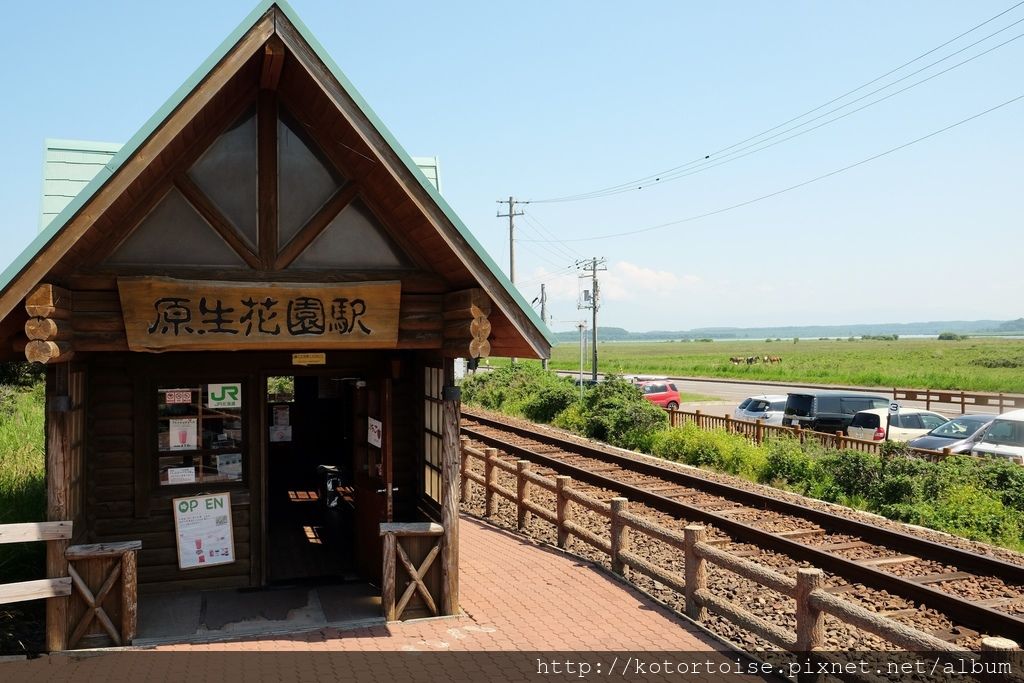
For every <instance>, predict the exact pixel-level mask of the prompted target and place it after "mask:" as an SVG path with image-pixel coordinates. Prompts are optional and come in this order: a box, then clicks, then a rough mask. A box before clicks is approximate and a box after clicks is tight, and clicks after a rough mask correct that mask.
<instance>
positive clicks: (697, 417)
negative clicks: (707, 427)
mask: <svg viewBox="0 0 1024 683" xmlns="http://www.w3.org/2000/svg"><path fill="white" fill-rule="evenodd" d="M693 424H695V425H697V427H698V428H700V429H704V425H702V424H701V422H700V411H699V410H695V411H693Z"/></svg>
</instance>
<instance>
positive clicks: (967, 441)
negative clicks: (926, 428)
mask: <svg viewBox="0 0 1024 683" xmlns="http://www.w3.org/2000/svg"><path fill="white" fill-rule="evenodd" d="M996 417H998V415H961V416H960V417H954V418H953V419H952V420H950V421H949V422H947V423H945V424H942V425H939V426H938V427H936V428H935V429H933V430H932V431H930V432H928V433H927V434H925V435H923V436H919V437H917V438H916V439H912V440H911V441H910V442H909V443H908V445H909V446H911V447H912V448H927V449H928V450H932V451H941V450H942V449H943V448H948V449H949V451H950V453H969V452H970V451H971V448H973V447H974V444H976V443H977V442H978V437H979V436H981V434H982V432H984V431H985V427H988V426H989V425H990V424H992V420H994V419H996Z"/></svg>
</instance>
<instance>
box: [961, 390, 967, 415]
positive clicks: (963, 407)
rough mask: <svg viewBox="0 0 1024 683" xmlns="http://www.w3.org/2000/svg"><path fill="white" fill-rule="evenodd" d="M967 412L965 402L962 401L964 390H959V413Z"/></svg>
mask: <svg viewBox="0 0 1024 683" xmlns="http://www.w3.org/2000/svg"><path fill="white" fill-rule="evenodd" d="M966 412H967V404H966V402H965V401H964V392H962V391H961V392H960V414H961V415H963V414H964V413H966Z"/></svg>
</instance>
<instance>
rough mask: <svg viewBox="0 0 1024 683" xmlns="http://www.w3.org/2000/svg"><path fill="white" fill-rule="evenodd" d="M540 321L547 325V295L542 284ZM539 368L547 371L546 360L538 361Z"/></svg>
mask: <svg viewBox="0 0 1024 683" xmlns="http://www.w3.org/2000/svg"><path fill="white" fill-rule="evenodd" d="M540 321H541V322H542V323H544V324H545V325H547V324H548V293H547V292H546V291H544V283H543V282H542V283H541V285H540ZM540 366H541V368H543V369H544V370H547V369H548V359H547V358H543V359H541V361H540Z"/></svg>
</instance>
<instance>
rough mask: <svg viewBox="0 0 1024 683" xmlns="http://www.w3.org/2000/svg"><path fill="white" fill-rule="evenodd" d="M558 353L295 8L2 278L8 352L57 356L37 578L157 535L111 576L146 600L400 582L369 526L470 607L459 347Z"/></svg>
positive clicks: (55, 607) (218, 63)
mask: <svg viewBox="0 0 1024 683" xmlns="http://www.w3.org/2000/svg"><path fill="white" fill-rule="evenodd" d="M550 347H551V342H550V338H549V336H548V332H547V331H546V329H545V327H544V325H543V323H542V322H541V321H540V320H539V319H538V317H537V316H536V314H535V313H534V312H533V310H532V309H531V307H530V306H529V305H528V304H527V303H526V302H525V301H524V300H523V299H522V297H521V296H520V295H519V294H518V293H517V292H516V290H515V288H514V287H513V286H512V285H511V284H510V283H509V282H508V280H507V279H506V278H505V277H504V276H503V274H502V273H501V271H500V270H499V268H498V267H497V266H496V265H495V263H494V262H493V261H492V260H491V259H490V258H489V257H488V255H487V254H486V253H484V251H483V249H482V248H481V246H480V245H479V243H478V242H477V241H476V240H475V239H474V237H473V235H472V234H471V233H470V231H469V230H468V229H467V228H466V227H465V225H463V224H462V222H461V221H460V220H459V218H458V217H457V216H456V215H455V214H454V212H453V211H452V209H451V208H450V207H449V206H448V205H447V204H446V203H445V201H444V199H442V198H441V196H440V194H439V193H438V191H437V189H436V188H435V186H434V185H433V184H432V183H431V182H429V181H428V179H427V178H426V177H425V176H424V175H423V173H422V172H421V171H420V169H419V168H418V167H417V166H416V164H415V163H414V162H413V160H412V159H411V158H410V157H409V156H408V155H407V154H406V152H405V151H404V150H403V149H402V148H401V147H400V146H399V145H398V143H397V142H396V141H395V140H394V138H393V137H392V136H391V134H390V133H389V132H388V131H387V129H386V128H385V127H384V126H383V125H382V123H381V122H380V121H379V120H378V119H377V117H376V116H375V115H374V113H373V112H372V111H371V110H370V108H369V107H368V106H367V104H366V103H365V102H364V101H363V99H362V98H361V97H360V95H359V94H358V93H357V92H356V91H355V89H354V88H353V87H352V85H351V84H350V83H349V82H348V80H347V79H346V78H345V76H344V75H343V74H342V73H341V71H340V70H339V69H338V68H337V66H336V65H335V64H334V63H333V62H332V61H331V59H330V58H329V57H328V56H327V55H326V54H325V53H324V51H323V49H322V48H321V47H320V46H319V44H318V43H317V42H316V41H315V39H313V38H312V36H311V35H310V33H309V31H308V30H307V29H306V28H305V27H304V26H303V25H302V23H301V22H300V21H299V20H298V19H297V17H296V16H295V13H294V11H293V10H292V9H290V8H289V7H288V6H287V5H286V4H284V3H283V2H281V3H273V2H264V3H262V4H261V5H260V6H259V7H257V8H256V10H254V12H253V13H252V14H251V15H250V17H249V18H247V19H246V20H245V21H244V22H243V24H242V25H241V26H240V27H239V28H238V29H237V30H236V31H235V32H234V33H233V34H232V35H231V36H230V37H229V38H228V39H227V40H226V41H225V42H224V43H223V44H222V45H221V46H220V47H219V48H218V49H217V50H216V52H215V53H214V54H213V55H212V56H211V57H210V58H209V59H208V60H207V61H206V62H205V63H204V64H203V65H202V66H201V67H200V68H199V69H198V70H197V72H196V73H195V74H193V76H192V77H191V78H190V79H189V80H188V81H187V82H186V83H185V84H184V85H183V86H182V87H181V88H180V89H179V90H178V92H176V93H175V94H174V95H173V96H172V97H171V98H170V99H169V100H168V102H167V103H166V104H165V105H164V106H163V107H162V108H161V109H160V111H158V112H157V113H156V114H155V115H154V116H153V117H152V119H150V121H149V122H148V123H147V124H146V125H145V126H144V127H143V128H142V130H141V131H139V133H138V134H137V135H136V136H135V137H134V138H133V139H132V140H131V141H129V142H128V143H127V144H125V145H124V146H123V147H122V148H120V150H119V151H118V152H117V153H116V154H114V155H113V156H112V157H111V158H110V160H109V161H108V162H107V163H105V164H104V165H103V166H102V168H100V169H99V172H98V174H97V175H96V177H95V178H93V179H92V180H91V181H90V182H88V184H87V185H86V186H85V187H84V189H82V190H81V192H78V194H77V196H75V197H74V199H73V200H72V201H71V203H70V204H69V205H68V206H67V207H66V208H64V209H63V211H61V212H60V213H59V214H58V215H57V216H56V217H55V218H54V219H53V220H52V222H50V224H49V225H48V227H46V228H45V229H44V230H43V231H42V232H41V233H40V234H39V236H38V238H37V239H36V240H35V241H34V242H33V243H32V244H31V245H30V246H29V247H28V248H27V249H26V250H25V252H24V253H23V254H22V255H21V256H19V257H18V258H17V259H16V260H15V262H14V263H13V264H11V266H10V267H9V268H7V270H5V271H4V272H3V273H2V274H0V359H3V360H10V359H15V358H23V357H27V358H28V359H29V360H31V361H35V362H39V363H45V364H46V365H47V375H46V377H47V386H46V395H47V428H46V429H47V432H46V448H47V455H46V467H47V494H48V517H49V519H50V520H55V521H56V520H68V521H71V522H72V523H73V532H72V536H71V538H70V539H66V540H64V541H62V542H59V543H50V544H48V553H47V571H48V575H49V576H51V577H66V576H68V566H69V561H71V560H70V559H69V557H68V553H67V546H68V545H69V544H73V547H78V548H82V547H85V548H90V547H91V548H94V549H95V548H99V549H100V550H102V549H103V548H104V547H118V546H117V544H118V543H134V542H137V541H141V547H139V546H138V544H137V543H136V544H135V545H133V546H130V547H133V548H135V547H138V551H137V566H132V567H130V568H129V567H128V565H124V567H125V568H124V570H123V571H122V570H118V571H119V572H120V573H121V574H125V573H131V572H135V571H137V582H138V589H139V595H140V597H139V602H140V604H141V606H142V608H143V609H144V608H145V601H146V596H147V595H148V594H151V593H155V592H158V591H169V590H189V589H195V590H199V589H212V588H226V587H260V586H265V585H268V584H271V583H274V582H278V581H288V580H292V579H296V578H303V577H306V576H309V575H313V574H317V573H324V572H325V571H327V572H328V573H338V574H344V575H351V574H355V575H358V576H362V577H364V578H365V579H366V580H367V581H369V582H371V583H373V584H374V585H376V586H386V584H387V582H386V581H385V582H383V583H382V581H381V571H382V565H390V564H392V563H394V562H395V561H396V558H394V557H391V558H386V557H384V556H383V551H382V540H381V537H382V533H381V527H380V525H381V523H395V524H398V523H415V522H420V523H422V522H434V523H435V525H439V526H430V527H429V528H430V529H431V530H433V533H434V534H435V535H438V534H439V538H438V539H437V540H436V541H435V539H434V538H430V539H429V544H427V545H426V546H424V547H425V548H426V550H424V551H423V552H421V553H420V556H421V557H424V556H431V555H432V556H433V557H436V558H437V561H436V563H435V568H439V572H435V574H438V576H437V578H436V580H435V581H434V590H435V591H436V592H435V596H439V600H437V602H436V604H432V605H428V606H429V607H432V608H433V609H431V610H430V611H435V610H436V612H440V613H453V612H455V611H457V610H458V546H457V538H458V525H457V519H458V518H457V514H456V513H457V502H458V501H457V487H458V460H459V458H458V404H459V397H458V391H457V388H456V387H455V377H454V374H453V359H455V358H477V357H482V356H487V355H489V354H490V355H505V356H516V357H520V358H530V357H532V358H539V357H547V356H548V355H549V353H550ZM325 479H332V483H331V485H330V487H331V488H333V490H334V491H335V493H336V494H337V496H338V497H339V498H340V503H339V500H338V499H335V500H334V501H333V502H334V503H335V504H337V505H340V506H342V507H344V506H347V509H348V511H347V513H344V514H340V516H339V519H340V520H341V521H340V522H339V528H338V529H337V530H336V531H337V532H336V533H335V534H332V535H331V536H330V537H329V538H325V539H320V538H314V536H315V535H316V534H318V533H319V532H318V531H317V530H316V529H318V528H319V527H317V525H315V524H313V523H311V522H310V521H309V518H308V517H305V516H304V514H303V513H297V512H295V510H296V509H300V508H302V506H301V505H300V503H303V502H307V503H308V502H309V501H315V502H318V503H321V504H322V503H323V501H322V500H319V499H320V498H322V497H323V495H324V488H323V485H324V480H325ZM176 501H177V502H176ZM197 505H198V506H199V507H200V512H202V509H203V508H205V509H206V510H207V511H210V510H212V511H213V512H214V513H216V514H213V515H207V516H206V517H204V516H203V515H201V514H200V515H191V516H190V514H189V513H190V512H191V508H195V507H196V506H197ZM176 506H180V509H176ZM189 506H191V508H189ZM307 507H310V506H308V505H307ZM324 508H325V506H323V505H321V506H320V513H321V514H322V513H323V511H324ZM226 512H229V513H230V514H224V513H226ZM321 521H322V520H321ZM421 526H422V525H421ZM388 528H389V529H399V533H400V531H401V527H400V526H398V527H388ZM392 540H393V539H392ZM81 544H93V545H86V546H82V545H81ZM193 544H194V545H193ZM125 547H129V546H125ZM309 548H319V550H318V552H319V553H320V554H319V555H316V556H313V555H309V554H308V553H309V552H310V551H309ZM324 548H326V549H327V550H328V552H327V553H326V554H325V553H324V552H323V549H324ZM435 548H436V549H435ZM82 552H85V551H82ZM404 553H405V551H403V552H402V553H399V555H400V556H399V557H398V558H397V560H398V561H400V562H403V563H405V562H406V561H408V559H409V558H408V557H403V556H402V555H403V554H404ZM101 554H102V553H101ZM409 554H412V551H410V553H409ZM72 559H73V558H72ZM324 563H326V566H327V570H325V569H324V566H325V564H324ZM97 571H99V570H97ZM388 571H392V572H393V571H394V568H393V567H390V566H389V567H388ZM81 573H82V571H81V570H79V571H78V572H77V574H76V576H77V575H78V574H81ZM112 573H114V572H113V570H112V569H111V568H110V567H107V568H105V569H103V570H102V571H99V573H98V574H97V576H98V577H99V578H98V582H99V583H103V577H104V576H106V577H108V578H109V576H110V575H111V574H112ZM129 578H134V577H126V576H121V579H122V580H125V581H127V580H128V579H129ZM89 581H90V579H89V577H85V583H89ZM92 581H93V582H97V579H96V578H93V579H92ZM406 583H408V581H407V582H406ZM90 590H91V591H92V592H93V593H95V594H96V595H93V596H92V597H93V598H94V599H95V600H97V601H100V602H102V600H103V596H102V595H99V593H100V592H101V591H102V587H101V586H96V585H93V586H92V587H91V588H90ZM399 590H401V587H400V588H399ZM417 592H418V591H417ZM97 596H98V597H97ZM422 597H423V596H419V597H417V599H422ZM426 602H427V603H430V602H431V600H426ZM82 609H83V610H86V611H87V610H88V609H90V607H89V606H88V605H87V606H86V607H83V608H82ZM125 609H129V607H126V608H125ZM74 611H75V609H74V608H73V607H71V608H69V607H68V606H67V604H66V603H61V602H60V601H54V600H51V601H50V603H49V607H48V610H47V612H48V615H47V616H48V622H49V623H48V644H49V646H50V647H51V648H53V649H60V648H64V647H70V646H74V645H76V644H78V645H80V644H81V643H86V642H88V638H85V639H83V635H85V636H88V635H89V634H98V636H103V635H104V628H105V627H104V624H101V623H100V621H101V620H93V621H92V623H91V624H89V625H87V626H81V627H80V628H78V631H77V632H75V628H76V624H77V625H80V624H81V622H82V619H80V617H81V612H82V610H79V613H73V612H74ZM106 611H107V613H108V614H111V613H112V611H116V608H111V607H109V606H108V607H107V608H106ZM69 612H72V613H69ZM113 620H114V621H116V619H113ZM106 631H107V632H108V633H109V631H110V629H106ZM129 635H130V634H129ZM128 639H130V637H127V638H125V640H128ZM114 640H115V641H116V640H117V639H116V638H115V639H114Z"/></svg>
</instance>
